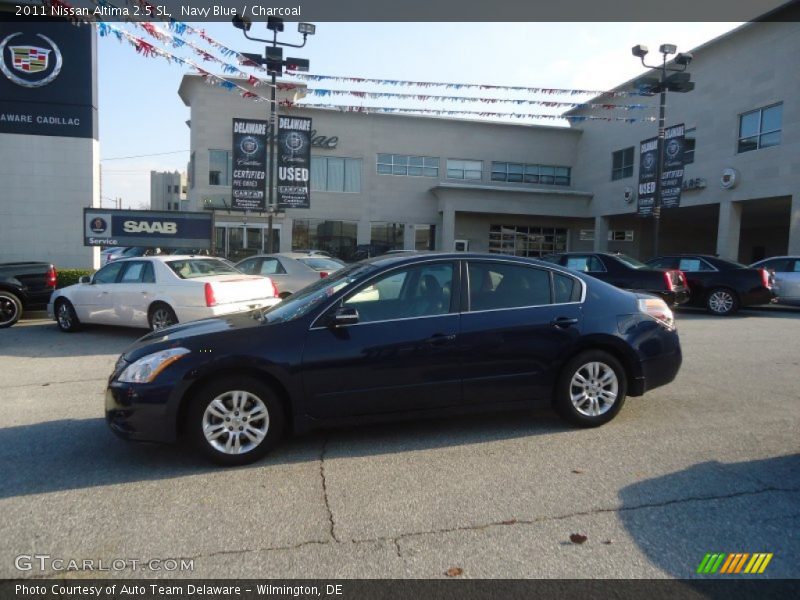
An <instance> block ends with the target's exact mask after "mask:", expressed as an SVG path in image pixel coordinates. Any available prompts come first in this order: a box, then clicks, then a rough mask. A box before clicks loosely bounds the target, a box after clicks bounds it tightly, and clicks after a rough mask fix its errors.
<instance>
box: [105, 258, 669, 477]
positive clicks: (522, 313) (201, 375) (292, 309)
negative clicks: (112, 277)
mask: <svg viewBox="0 0 800 600" xmlns="http://www.w3.org/2000/svg"><path fill="white" fill-rule="evenodd" d="M680 364H681V348H680V343H679V340H678V334H677V332H676V331H675V327H674V321H673V318H672V312H671V311H670V309H669V307H667V305H666V304H665V303H664V302H663V301H662V300H660V299H658V298H654V297H652V296H644V295H638V294H633V293H630V292H626V291H622V290H619V289H617V288H614V287H612V286H610V285H608V284H606V283H603V282H602V281H597V280H595V279H593V278H591V277H588V276H586V275H583V274H579V273H574V272H571V271H567V270H565V269H560V268H558V267H555V266H553V265H551V264H547V263H543V262H540V261H535V260H531V259H525V258H515V257H499V256H496V255H489V254H465V253H446V254H425V255H411V256H406V255H396V256H387V257H378V258H374V259H371V260H369V261H364V262H361V263H358V264H355V265H351V266H349V267H347V268H345V269H342V270H340V271H338V272H336V273H333V274H332V275H331V276H330V277H328V278H326V279H320V280H319V281H318V282H316V283H315V284H312V285H311V286H308V287H306V288H305V289H304V290H302V291H300V292H298V293H297V294H295V295H293V296H292V297H290V298H289V299H287V300H285V301H284V302H282V303H281V304H278V305H276V306H275V307H274V308H271V309H269V310H267V311H265V312H263V313H258V312H256V313H253V314H245V315H238V316H229V317H225V318H214V319H206V320H202V321H196V322H193V323H187V324H185V325H177V326H174V327H170V328H168V329H163V330H161V331H159V332H158V333H155V334H151V335H147V336H145V337H143V338H141V339H140V340H138V341H137V342H136V343H135V344H134V345H133V346H131V347H130V348H129V349H128V350H126V351H125V353H124V354H123V355H122V356H121V357H120V359H119V361H118V362H117V365H116V367H115V369H114V372H113V374H112V375H111V378H110V380H109V384H108V390H107V393H106V419H107V422H108V424H109V426H110V427H111V429H112V430H113V431H114V432H115V433H117V434H118V435H120V436H122V437H123V438H127V439H131V440H147V441H161V442H171V441H174V440H176V439H177V438H178V437H180V436H181V435H185V436H187V437H188V438H191V440H193V441H194V443H195V444H196V445H197V447H198V448H199V449H200V451H202V452H203V453H205V454H206V455H207V456H208V457H210V458H211V459H212V460H214V461H216V462H218V463H221V464H227V465H232V464H244V463H247V462H251V461H253V460H255V459H257V458H259V457H260V456H262V455H263V454H264V453H265V452H266V451H267V450H268V449H269V448H271V447H272V446H273V445H274V444H275V443H277V441H278V440H279V438H280V437H281V434H282V433H283V432H284V430H285V429H287V428H291V429H293V430H294V431H305V430H309V429H312V428H315V427H319V426H323V425H334V424H343V423H350V422H354V421H363V420H382V419H387V418H388V419H391V418H396V417H398V416H401V415H403V416H406V417H408V416H428V415H441V414H444V413H450V412H464V411H480V410H486V409H499V408H510V407H520V406H531V405H537V404H538V405H541V404H545V405H550V404H551V402H552V405H553V406H554V407H555V409H556V410H557V411H558V412H559V413H560V414H561V415H562V416H563V417H564V418H566V419H567V420H569V421H570V422H572V423H574V424H576V425H579V426H589V427H591V426H597V425H601V424H603V423H605V422H607V421H610V420H611V419H612V418H613V417H614V416H615V415H616V414H617V412H618V411H619V410H620V408H621V407H622V404H623V402H624V400H625V397H626V396H639V395H641V394H644V393H645V392H646V391H647V390H650V389H652V388H655V387H658V386H661V385H664V384H666V383H669V382H670V381H672V380H673V378H674V377H675V375H676V374H677V372H678V369H679V367H680Z"/></svg>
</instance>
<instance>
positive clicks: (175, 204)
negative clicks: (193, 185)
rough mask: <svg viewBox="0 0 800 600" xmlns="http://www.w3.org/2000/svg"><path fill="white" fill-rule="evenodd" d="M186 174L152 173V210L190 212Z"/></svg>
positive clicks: (174, 172) (173, 172) (175, 172)
mask: <svg viewBox="0 0 800 600" xmlns="http://www.w3.org/2000/svg"><path fill="white" fill-rule="evenodd" d="M187 191H188V188H187V182H186V173H180V172H178V171H172V172H170V171H150V210H183V211H185V210H188V209H189V203H188V200H187V199H186V193H187Z"/></svg>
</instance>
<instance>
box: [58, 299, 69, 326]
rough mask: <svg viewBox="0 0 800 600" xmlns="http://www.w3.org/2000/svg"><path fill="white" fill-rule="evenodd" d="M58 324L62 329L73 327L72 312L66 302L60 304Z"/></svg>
mask: <svg viewBox="0 0 800 600" xmlns="http://www.w3.org/2000/svg"><path fill="white" fill-rule="evenodd" d="M57 316H58V324H59V325H61V328H62V329H70V328H71V327H72V313H71V312H70V310H69V306H67V303H66V302H62V303H61V304H59V305H58V315H57Z"/></svg>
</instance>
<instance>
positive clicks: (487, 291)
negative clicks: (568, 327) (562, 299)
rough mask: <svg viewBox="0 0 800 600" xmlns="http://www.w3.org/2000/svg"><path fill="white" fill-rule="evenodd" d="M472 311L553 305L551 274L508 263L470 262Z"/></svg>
mask: <svg viewBox="0 0 800 600" xmlns="http://www.w3.org/2000/svg"><path fill="white" fill-rule="evenodd" d="M468 270H469V302H470V310H473V311H475V310H497V309H501V308H519V307H523V306H541V305H544V304H550V275H549V273H548V271H546V270H544V269H537V268H534V267H526V266H522V265H512V264H507V263H491V262H470V263H469V269H468Z"/></svg>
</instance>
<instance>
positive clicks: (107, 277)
mask: <svg viewBox="0 0 800 600" xmlns="http://www.w3.org/2000/svg"><path fill="white" fill-rule="evenodd" d="M125 264H126V263H124V262H114V263H111V264H110V265H106V266H105V267H103V268H102V269H100V270H99V271H98V272H97V273H95V274H94V279H93V280H92V281H93V282H94V283H114V282H116V280H117V275H119V272H120V271H121V270H122V267H123V266H125Z"/></svg>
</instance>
